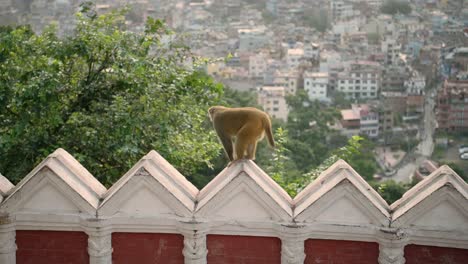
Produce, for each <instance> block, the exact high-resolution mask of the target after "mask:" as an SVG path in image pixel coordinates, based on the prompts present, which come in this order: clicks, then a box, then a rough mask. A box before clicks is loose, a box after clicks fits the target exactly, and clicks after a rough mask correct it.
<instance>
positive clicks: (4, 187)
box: [0, 173, 15, 203]
mask: <svg viewBox="0 0 468 264" xmlns="http://www.w3.org/2000/svg"><path fill="white" fill-rule="evenodd" d="M14 187H15V186H14V185H13V184H12V183H11V182H10V181H9V180H8V179H7V178H6V177H5V176H3V175H2V174H1V173H0V203H1V202H2V201H3V199H4V198H5V197H7V196H8V194H9V193H10V191H11V190H12V189H13V188H14Z"/></svg>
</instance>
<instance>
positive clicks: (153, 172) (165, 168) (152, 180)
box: [99, 150, 198, 216]
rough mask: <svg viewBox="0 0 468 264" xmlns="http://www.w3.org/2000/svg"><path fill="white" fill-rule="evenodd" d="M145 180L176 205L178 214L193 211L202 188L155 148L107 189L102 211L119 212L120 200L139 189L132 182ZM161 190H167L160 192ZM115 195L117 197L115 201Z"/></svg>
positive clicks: (160, 196)
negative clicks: (197, 186)
mask: <svg viewBox="0 0 468 264" xmlns="http://www.w3.org/2000/svg"><path fill="white" fill-rule="evenodd" d="M141 181H144V184H145V185H146V186H148V187H149V188H150V189H152V190H153V192H154V194H155V195H157V196H158V197H159V199H162V200H164V201H165V202H166V203H168V206H170V207H171V208H173V209H175V211H176V213H177V214H179V215H185V216H191V215H192V212H193V210H194V206H195V205H194V201H195V196H196V195H197V194H198V189H197V188H196V187H195V186H193V184H192V183H190V182H189V181H188V180H187V179H186V178H185V177H184V176H183V175H182V174H180V173H179V172H178V171H177V170H176V169H175V168H174V167H173V166H172V165H171V164H169V163H168V162H167V161H166V160H165V159H164V158H163V157H161V156H160V155H159V154H158V153H157V152H156V151H154V150H153V151H150V152H149V153H148V154H147V155H146V156H144V157H143V158H142V159H141V160H140V161H138V162H137V163H136V164H135V165H134V166H133V167H132V168H131V169H130V170H129V171H128V172H127V173H126V174H125V175H124V176H122V177H121V178H120V179H119V180H118V181H117V182H116V183H115V184H114V185H113V186H112V187H111V188H110V189H109V190H108V191H107V193H106V194H105V195H104V197H103V198H104V200H103V202H102V203H101V205H100V208H99V213H101V212H102V213H103V214H105V215H109V214H113V213H115V212H117V210H118V208H119V206H120V205H121V204H119V203H121V202H123V201H124V200H125V198H128V197H129V196H131V195H135V192H136V191H138V190H137V189H136V187H135V186H133V187H129V186H132V185H135V184H138V182H140V183H141ZM140 187H141V185H140ZM156 189H157V191H156ZM159 191H162V192H164V193H159ZM132 192H133V193H132ZM114 196H115V197H114ZM114 199H115V200H116V201H113V200H114ZM108 204H109V205H108ZM182 207H185V208H182Z"/></svg>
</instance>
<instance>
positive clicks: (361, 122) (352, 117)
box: [341, 104, 379, 138]
mask: <svg viewBox="0 0 468 264" xmlns="http://www.w3.org/2000/svg"><path fill="white" fill-rule="evenodd" d="M341 126H342V129H341V133H342V134H343V135H346V136H348V137H351V136H354V135H358V134H360V135H366V136H368V137H369V138H376V137H378V136H379V114H378V112H377V111H374V110H373V109H372V108H371V107H370V106H369V105H367V104H352V105H351V109H344V110H341Z"/></svg>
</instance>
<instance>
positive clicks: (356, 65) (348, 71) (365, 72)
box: [336, 61, 382, 99]
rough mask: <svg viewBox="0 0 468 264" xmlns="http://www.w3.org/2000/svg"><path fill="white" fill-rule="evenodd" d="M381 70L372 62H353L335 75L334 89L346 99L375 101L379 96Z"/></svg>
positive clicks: (378, 65) (377, 64)
mask: <svg viewBox="0 0 468 264" xmlns="http://www.w3.org/2000/svg"><path fill="white" fill-rule="evenodd" d="M381 73H382V68H381V66H380V64H379V63H377V62H372V61H354V62H351V63H350V64H349V66H348V67H346V68H345V70H344V71H343V72H340V73H338V75H337V84H336V86H337V87H336V89H337V91H338V92H342V93H344V94H345V96H346V98H348V99H375V98H377V97H378V95H379V90H380V79H381Z"/></svg>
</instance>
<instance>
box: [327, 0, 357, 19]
mask: <svg viewBox="0 0 468 264" xmlns="http://www.w3.org/2000/svg"><path fill="white" fill-rule="evenodd" d="M329 12H330V14H329V15H330V18H331V19H332V21H337V20H342V19H346V18H349V17H352V16H353V15H355V11H354V9H353V5H352V3H351V1H347V0H331V1H330V8H329Z"/></svg>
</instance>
